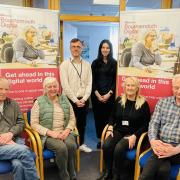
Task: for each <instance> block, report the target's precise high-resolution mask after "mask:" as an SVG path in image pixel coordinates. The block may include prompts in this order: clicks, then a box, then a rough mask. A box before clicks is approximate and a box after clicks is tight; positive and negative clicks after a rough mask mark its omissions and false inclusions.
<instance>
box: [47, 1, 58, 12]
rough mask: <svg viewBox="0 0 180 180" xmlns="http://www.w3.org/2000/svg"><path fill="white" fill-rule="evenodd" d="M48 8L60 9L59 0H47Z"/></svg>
mask: <svg viewBox="0 0 180 180" xmlns="http://www.w3.org/2000/svg"><path fill="white" fill-rule="evenodd" d="M48 9H51V10H60V0H48Z"/></svg>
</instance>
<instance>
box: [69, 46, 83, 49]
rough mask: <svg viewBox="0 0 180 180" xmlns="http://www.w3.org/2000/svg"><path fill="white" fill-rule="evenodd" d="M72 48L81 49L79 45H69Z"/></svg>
mask: <svg viewBox="0 0 180 180" xmlns="http://www.w3.org/2000/svg"><path fill="white" fill-rule="evenodd" d="M71 48H72V49H76V48H77V49H81V46H71Z"/></svg>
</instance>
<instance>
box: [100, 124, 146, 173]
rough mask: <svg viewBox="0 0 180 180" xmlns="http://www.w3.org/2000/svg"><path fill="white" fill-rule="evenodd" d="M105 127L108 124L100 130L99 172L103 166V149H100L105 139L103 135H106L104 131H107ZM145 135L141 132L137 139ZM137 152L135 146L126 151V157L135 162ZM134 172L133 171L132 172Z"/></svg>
mask: <svg viewBox="0 0 180 180" xmlns="http://www.w3.org/2000/svg"><path fill="white" fill-rule="evenodd" d="M107 129H108V125H106V126H105V128H104V130H103V132H102V135H101V149H100V172H101V173H102V171H103V168H104V162H103V149H102V146H103V143H104V140H105V135H106V132H107ZM144 136H145V133H143V134H142V135H141V137H140V139H139V141H141V139H142V138H143V137H144ZM137 153H139V151H137V150H136V148H133V149H131V150H127V151H126V158H127V159H128V160H130V161H135V163H136V159H137V156H138V155H137ZM134 173H135V172H134Z"/></svg>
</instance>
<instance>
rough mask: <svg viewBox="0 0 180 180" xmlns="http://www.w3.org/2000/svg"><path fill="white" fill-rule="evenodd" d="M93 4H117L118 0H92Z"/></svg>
mask: <svg viewBox="0 0 180 180" xmlns="http://www.w3.org/2000/svg"><path fill="white" fill-rule="evenodd" d="M93 4H103V5H119V0H93Z"/></svg>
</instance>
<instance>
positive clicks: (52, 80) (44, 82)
mask: <svg viewBox="0 0 180 180" xmlns="http://www.w3.org/2000/svg"><path fill="white" fill-rule="evenodd" d="M54 82H55V83H56V84H57V87H58V89H59V82H58V81H57V79H56V78H55V77H46V78H45V79H44V81H43V92H44V95H45V94H46V87H47V85H48V84H51V83H54Z"/></svg>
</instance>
